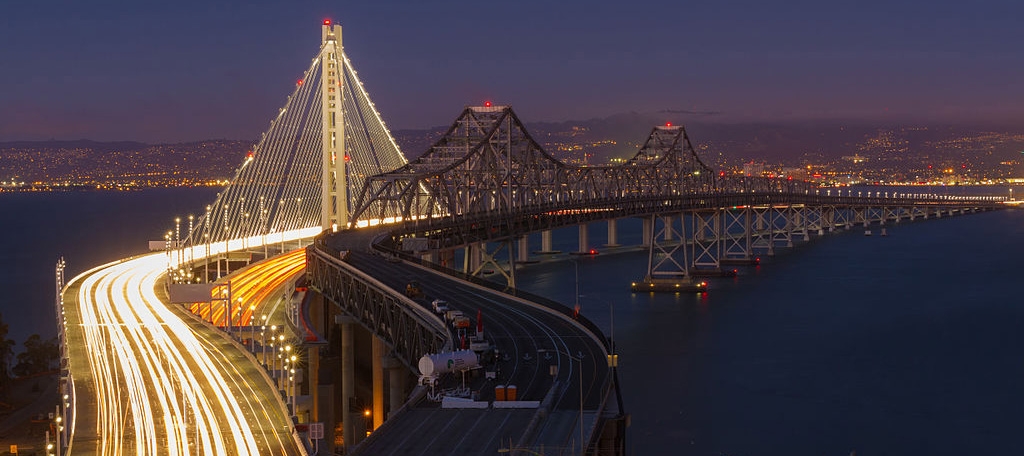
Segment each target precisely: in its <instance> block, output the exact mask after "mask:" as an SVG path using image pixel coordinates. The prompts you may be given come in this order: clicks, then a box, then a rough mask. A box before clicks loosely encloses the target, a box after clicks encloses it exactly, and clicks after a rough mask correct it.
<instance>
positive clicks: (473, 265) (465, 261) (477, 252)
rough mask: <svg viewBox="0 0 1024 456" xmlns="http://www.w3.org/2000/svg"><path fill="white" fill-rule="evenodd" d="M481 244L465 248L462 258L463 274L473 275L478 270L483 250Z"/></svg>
mask: <svg viewBox="0 0 1024 456" xmlns="http://www.w3.org/2000/svg"><path fill="white" fill-rule="evenodd" d="M482 244H483V243H482V242H478V243H475V244H469V245H467V246H466V247H465V254H464V255H463V256H462V272H463V273H466V274H469V275H473V274H474V272H475V271H476V270H478V269H480V264H481V263H482V261H481V258H480V256H481V255H482V253H483V250H484V247H483V245H482Z"/></svg>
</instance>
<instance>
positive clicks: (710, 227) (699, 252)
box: [682, 208, 725, 270]
mask: <svg viewBox="0 0 1024 456" xmlns="http://www.w3.org/2000/svg"><path fill="white" fill-rule="evenodd" d="M723 212H725V211H723V210H722V209H720V208H716V209H715V210H712V211H693V212H692V213H691V214H690V221H691V222H692V225H693V230H692V233H693V261H692V262H691V263H690V265H691V266H693V267H694V268H695V269H701V268H703V269H711V270H718V269H719V268H720V266H721V265H720V262H719V260H720V259H721V258H722V247H723V243H724V239H723V237H722V225H723V223H722V219H723V217H724V215H723ZM682 241H683V242H686V239H683V240H682Z"/></svg>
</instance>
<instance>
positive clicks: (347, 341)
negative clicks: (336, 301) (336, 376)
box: [337, 316, 359, 452]
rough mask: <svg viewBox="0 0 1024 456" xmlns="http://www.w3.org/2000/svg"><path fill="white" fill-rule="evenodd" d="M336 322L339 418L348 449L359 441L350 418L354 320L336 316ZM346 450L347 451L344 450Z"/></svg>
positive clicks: (353, 375) (353, 391)
mask: <svg viewBox="0 0 1024 456" xmlns="http://www.w3.org/2000/svg"><path fill="white" fill-rule="evenodd" d="M337 322H338V323H339V324H340V325H341V420H342V423H343V424H342V433H343V436H344V438H345V449H346V450H350V449H352V448H354V447H355V445H356V444H357V443H359V436H357V435H356V426H355V420H354V419H353V418H352V413H351V410H352V399H354V396H355V386H356V368H355V345H354V342H353V336H354V335H355V334H354V333H355V329H356V328H355V326H354V325H353V323H354V321H353V320H352V318H351V317H347V316H338V317H337ZM346 452H347V451H346Z"/></svg>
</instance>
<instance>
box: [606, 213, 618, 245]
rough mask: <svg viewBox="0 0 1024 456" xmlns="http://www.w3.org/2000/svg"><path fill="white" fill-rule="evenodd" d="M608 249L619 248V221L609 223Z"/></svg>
mask: <svg viewBox="0 0 1024 456" xmlns="http://www.w3.org/2000/svg"><path fill="white" fill-rule="evenodd" d="M605 246H606V247H618V246H619V220H618V219H611V220H609V221H608V243H607V244H605Z"/></svg>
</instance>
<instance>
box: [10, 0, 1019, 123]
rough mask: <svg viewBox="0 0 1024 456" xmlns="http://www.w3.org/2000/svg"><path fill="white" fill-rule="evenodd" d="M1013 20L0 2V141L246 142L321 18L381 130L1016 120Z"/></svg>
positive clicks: (715, 10) (996, 9)
mask: <svg viewBox="0 0 1024 456" xmlns="http://www.w3.org/2000/svg"><path fill="white" fill-rule="evenodd" d="M229 3H230V4H229ZM1022 17H1024V2H1019V1H998V2H994V1H985V0H982V1H974V2H966V1H962V2H950V1H941V0H940V1H932V2H923V1H872V0H869V1H855V2H854V1H846V2H831V1H820V0H819V1H807V2H804V1H800V2H794V1H788V2H781V3H780V2H763V1H713V2H688V1H678V0H674V1H667V0H631V1H616V2H613V1H606V0H590V1H533V0H517V1H513V2H487V1H483V2H481V1H475V2H468V1H415V2H414V1H387V0H379V1H373V2H369V1H366V2H330V3H328V2H312V1H280V2H267V1H255V2H207V1H192V0H187V1H181V0H177V1H168V2H160V3H152V2H144V1H132V2H128V1H118V2H111V1H104V0H100V1H90V2H78V1H45V0H43V1H12V0H0V68H2V70H0V141H4V140H36V139H51V138H53V139H80V138H87V139H95V140H137V141H144V142H151V143H155V142H178V141H191V140H202V139H214V138H228V139H254V140H255V139H257V138H258V137H259V135H260V133H261V132H262V131H263V130H264V129H265V128H266V127H267V125H268V124H269V121H270V119H271V118H273V117H274V116H275V115H276V113H277V110H278V108H279V107H281V106H282V105H283V104H284V101H285V99H286V97H287V96H288V95H289V94H290V93H291V91H292V90H293V87H294V84H295V81H296V80H297V79H298V78H300V77H301V76H302V73H303V71H304V70H305V69H306V67H307V66H308V65H309V63H310V61H311V59H312V58H313V57H314V54H315V53H316V52H317V49H318V47H319V45H320V23H321V21H322V20H323V19H324V18H331V19H333V20H334V21H335V22H337V23H340V24H341V25H342V26H343V28H344V45H345V50H346V53H347V54H348V55H349V56H350V58H351V59H352V61H353V64H354V66H355V68H356V70H357V71H358V72H359V76H360V78H361V79H362V80H363V82H364V84H365V85H366V88H367V90H368V91H369V93H370V96H371V98H372V99H373V100H374V101H375V103H376V105H377V108H378V109H379V110H380V111H381V113H382V115H383V116H384V119H385V121H386V122H387V123H388V125H389V126H390V127H391V128H392V129H404V128H424V127H432V126H439V125H447V124H448V123H450V122H451V121H452V119H454V118H455V117H456V116H457V115H458V113H459V111H460V110H461V109H462V107H463V106H465V105H468V104H478V103H481V102H482V101H483V100H485V99H490V100H494V101H495V102H496V103H501V104H511V105H512V106H514V107H515V108H516V111H517V112H518V113H519V116H520V117H521V118H522V119H523V120H525V121H527V122H530V121H560V120H570V119H588V118H593V117H603V116H607V115H611V114H615V113H621V112H628V111H637V112H657V111H661V110H667V109H670V110H692V111H702V112H704V111H707V112H716V113H719V114H717V116H716V118H720V119H722V120H728V121H734V120H773V119H776V120H778V119H783V120H794V119H795V120H802V119H821V118H829V119H831V118H866V119H873V120H874V119H913V120H917V121H953V122H974V121H1000V122H1006V121H1015V122H1019V123H1020V124H1024V26H1021V24H1020V19H1021V18H1022Z"/></svg>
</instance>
